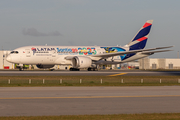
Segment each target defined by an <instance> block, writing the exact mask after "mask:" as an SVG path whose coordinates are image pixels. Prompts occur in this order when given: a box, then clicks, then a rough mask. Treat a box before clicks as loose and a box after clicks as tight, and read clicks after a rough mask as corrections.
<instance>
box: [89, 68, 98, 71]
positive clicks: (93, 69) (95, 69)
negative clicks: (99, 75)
mask: <svg viewBox="0 0 180 120" xmlns="http://www.w3.org/2000/svg"><path fill="white" fill-rule="evenodd" d="M87 70H88V71H98V69H97V68H88V69H87Z"/></svg>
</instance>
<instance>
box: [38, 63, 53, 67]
mask: <svg viewBox="0 0 180 120" xmlns="http://www.w3.org/2000/svg"><path fill="white" fill-rule="evenodd" d="M36 66H37V67H38V68H52V67H54V65H42V64H38V65H36Z"/></svg>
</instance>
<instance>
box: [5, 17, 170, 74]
mask: <svg viewBox="0 0 180 120" xmlns="http://www.w3.org/2000/svg"><path fill="white" fill-rule="evenodd" d="M152 23H153V20H148V21H146V22H145V24H144V25H143V26H142V27H141V29H140V30H139V31H138V32H137V34H136V35H135V36H134V38H133V39H132V40H131V41H130V42H129V43H128V44H127V45H125V46H123V47H120V46H25V47H20V48H17V49H15V50H13V51H12V52H11V53H10V54H9V55H8V57H7V59H6V60H7V61H8V62H11V63H16V64H18V67H19V70H23V64H26V65H36V66H37V67H38V68H43V69H44V68H52V67H54V65H71V66H72V67H71V68H70V71H79V69H81V68H87V70H88V71H91V70H93V71H95V70H97V68H98V66H99V65H105V64H121V63H125V62H130V61H134V60H137V59H141V58H144V57H147V56H149V55H152V54H154V53H158V52H167V51H171V50H169V49H168V50H167V49H166V48H171V47H173V46H167V47H158V48H151V49H144V48H145V46H146V43H147V40H148V36H149V33H150V29H151V26H152ZM159 49H165V50H159Z"/></svg>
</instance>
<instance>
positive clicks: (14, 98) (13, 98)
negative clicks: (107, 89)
mask: <svg viewBox="0 0 180 120" xmlns="http://www.w3.org/2000/svg"><path fill="white" fill-rule="evenodd" d="M139 97H142V98H147V97H180V95H147V96H81V97H80V96H79V97H12V98H0V100H5V99H6V100H18V99H73V98H74V99H75V98H79V99H82V98H139Z"/></svg>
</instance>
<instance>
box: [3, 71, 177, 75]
mask: <svg viewBox="0 0 180 120" xmlns="http://www.w3.org/2000/svg"><path fill="white" fill-rule="evenodd" d="M120 75H123V76H180V71H146V70H100V71H84V70H83V71H60V70H58V71H11V70H6V71H0V76H120Z"/></svg>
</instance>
